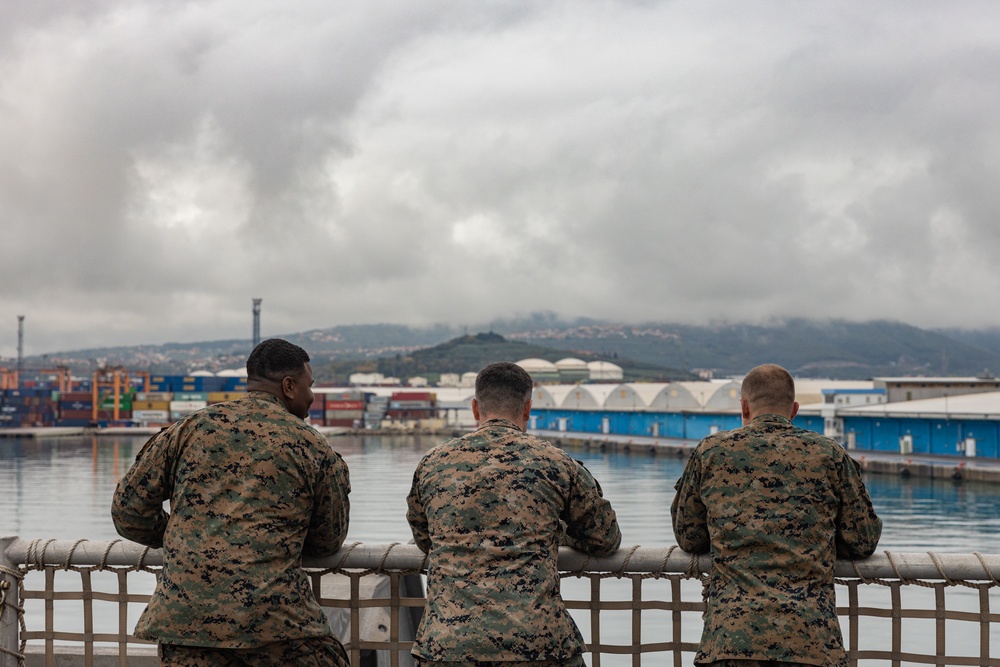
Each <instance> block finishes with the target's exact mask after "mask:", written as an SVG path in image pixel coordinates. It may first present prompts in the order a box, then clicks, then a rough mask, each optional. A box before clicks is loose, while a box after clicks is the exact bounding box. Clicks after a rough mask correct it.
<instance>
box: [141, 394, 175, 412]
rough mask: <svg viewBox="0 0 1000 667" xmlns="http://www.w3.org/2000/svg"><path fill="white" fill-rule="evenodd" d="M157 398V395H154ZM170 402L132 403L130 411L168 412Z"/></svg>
mask: <svg viewBox="0 0 1000 667" xmlns="http://www.w3.org/2000/svg"><path fill="white" fill-rule="evenodd" d="M155 395H156V396H159V394H155ZM169 409H170V401H132V410H133V411H135V410H169Z"/></svg>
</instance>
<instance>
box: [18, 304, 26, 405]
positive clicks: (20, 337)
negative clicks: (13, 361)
mask: <svg viewBox="0 0 1000 667" xmlns="http://www.w3.org/2000/svg"><path fill="white" fill-rule="evenodd" d="M23 364H24V315H18V316H17V388H18V389H20V388H21V369H22V367H23Z"/></svg>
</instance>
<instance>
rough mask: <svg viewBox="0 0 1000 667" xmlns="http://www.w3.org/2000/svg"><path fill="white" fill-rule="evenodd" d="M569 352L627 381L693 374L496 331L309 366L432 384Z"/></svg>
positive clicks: (337, 375)
mask: <svg viewBox="0 0 1000 667" xmlns="http://www.w3.org/2000/svg"><path fill="white" fill-rule="evenodd" d="M567 356H573V357H576V358H578V359H581V360H583V361H612V362H613V363H616V364H618V365H619V366H621V367H622V371H623V372H624V375H625V379H626V380H629V381H637V380H646V381H662V382H666V381H669V380H688V379H691V378H692V377H693V376H692V375H691V374H690V373H688V372H686V371H682V370H678V369H675V368H665V367H661V366H657V365H655V364H648V363H643V362H637V361H633V360H630V359H622V358H609V357H607V356H602V355H599V354H593V353H587V352H582V353H576V352H571V353H570V352H568V351H567V350H563V349H554V348H552V347H545V346H541V345H534V344H530V343H524V342H517V341H509V340H506V339H505V338H504V337H503V336H500V335H498V334H496V333H478V334H475V335H465V336H460V337H458V338H453V339H451V340H449V341H447V342H444V343H441V344H440V345H435V346H434V347H430V348H426V349H420V350H415V351H413V352H410V353H405V354H404V353H399V352H397V353H395V354H393V355H390V356H386V357H378V358H374V359H367V360H363V361H359V360H351V359H347V360H340V361H331V362H327V363H322V364H320V363H316V364H313V372H314V374H315V375H316V377H317V380H319V379H320V378H322V379H323V380H324V381H332V382H337V383H344V382H346V381H347V378H348V376H350V374H351V373H358V372H363V373H381V374H383V375H385V376H391V377H398V378H401V379H403V380H406V379H407V378H410V377H414V376H422V377H426V378H427V379H428V380H430V381H432V382H434V381H436V380H437V379H438V377H439V376H440V375H441V373H466V372H477V371H479V369H481V368H482V367H483V366H485V365H486V364H488V363H491V362H494V361H520V360H521V359H528V358H537V359H545V360H546V361H551V362H556V361H559V360H560V359H565V358H566V357H567Z"/></svg>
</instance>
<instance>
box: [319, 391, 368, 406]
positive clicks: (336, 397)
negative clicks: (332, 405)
mask: <svg viewBox="0 0 1000 667" xmlns="http://www.w3.org/2000/svg"><path fill="white" fill-rule="evenodd" d="M323 393H324V394H325V395H326V402H327V403H329V402H330V401H363V400H365V396H366V392H363V391H360V390H356V389H351V390H348V391H324V392H323Z"/></svg>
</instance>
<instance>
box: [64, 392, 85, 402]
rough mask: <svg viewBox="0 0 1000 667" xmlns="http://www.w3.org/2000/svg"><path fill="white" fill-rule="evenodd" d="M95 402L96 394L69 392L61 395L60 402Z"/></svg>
mask: <svg viewBox="0 0 1000 667" xmlns="http://www.w3.org/2000/svg"><path fill="white" fill-rule="evenodd" d="M92 400H94V394H93V392H90V391H67V392H66V393H64V394H59V401H60V402H61V403H72V402H73V401H92Z"/></svg>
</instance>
